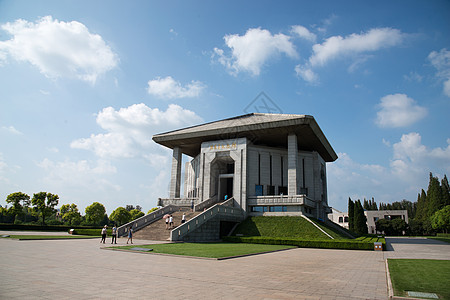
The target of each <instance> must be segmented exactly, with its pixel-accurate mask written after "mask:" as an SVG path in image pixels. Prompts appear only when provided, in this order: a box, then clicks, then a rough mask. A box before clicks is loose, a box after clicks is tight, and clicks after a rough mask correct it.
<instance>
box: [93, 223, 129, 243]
mask: <svg viewBox="0 0 450 300" xmlns="http://www.w3.org/2000/svg"><path fill="white" fill-rule="evenodd" d="M107 230H108V226H107V225H105V226H103V228H102V239H101V240H100V243H103V244H104V243H105V242H106V234H107ZM117 234H118V232H117V227H116V225H114V226H113V228H112V232H111V244H117ZM130 240H131V243H132V244H133V228H132V227H131V226H130V229H129V230H128V240H127V244H128V242H129V241H130Z"/></svg>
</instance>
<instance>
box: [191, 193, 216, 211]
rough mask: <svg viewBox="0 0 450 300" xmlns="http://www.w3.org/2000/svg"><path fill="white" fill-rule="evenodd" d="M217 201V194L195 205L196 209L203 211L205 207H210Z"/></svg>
mask: <svg viewBox="0 0 450 300" xmlns="http://www.w3.org/2000/svg"><path fill="white" fill-rule="evenodd" d="M215 203H217V196H213V197H211V198H209V199H206V200H205V201H202V202H200V203H199V204H197V205H195V206H194V211H202V210H204V209H205V208H208V207H210V206H211V205H213V204H215Z"/></svg>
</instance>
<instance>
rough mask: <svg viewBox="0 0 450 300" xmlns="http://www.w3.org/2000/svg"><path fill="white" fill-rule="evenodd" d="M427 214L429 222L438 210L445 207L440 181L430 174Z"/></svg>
mask: <svg viewBox="0 0 450 300" xmlns="http://www.w3.org/2000/svg"><path fill="white" fill-rule="evenodd" d="M426 206H427V212H426V216H425V217H426V219H427V221H428V220H429V219H430V218H431V216H432V215H433V214H434V213H435V212H436V211H438V210H440V209H441V208H443V207H444V203H443V197H442V189H441V185H440V184H439V179H438V178H437V177H434V176H433V174H432V173H431V172H430V183H429V185H428V190H427V205H426Z"/></svg>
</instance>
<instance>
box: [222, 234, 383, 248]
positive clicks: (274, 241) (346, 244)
mask: <svg viewBox="0 0 450 300" xmlns="http://www.w3.org/2000/svg"><path fill="white" fill-rule="evenodd" d="M222 239H223V240H224V241H226V242H232V243H250V244H271V245H292V246H297V247H300V248H323V249H347V250H374V244H373V243H374V242H381V243H382V245H383V249H386V243H385V242H384V239H382V238H369V239H368V240H367V241H366V240H302V239H287V238H272V237H259V236H253V237H237V236H228V237H222Z"/></svg>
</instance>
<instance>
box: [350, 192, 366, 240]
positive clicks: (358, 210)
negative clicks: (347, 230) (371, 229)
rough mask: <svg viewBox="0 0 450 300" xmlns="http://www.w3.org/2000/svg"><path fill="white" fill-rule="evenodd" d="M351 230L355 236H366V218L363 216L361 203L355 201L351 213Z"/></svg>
mask: <svg viewBox="0 0 450 300" xmlns="http://www.w3.org/2000/svg"><path fill="white" fill-rule="evenodd" d="M353 215H354V216H353V221H354V225H353V229H354V232H355V233H356V234H359V235H363V234H367V232H368V229H367V218H366V216H365V215H364V209H363V207H362V205H361V201H360V200H357V201H355V208H354V213H353Z"/></svg>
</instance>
